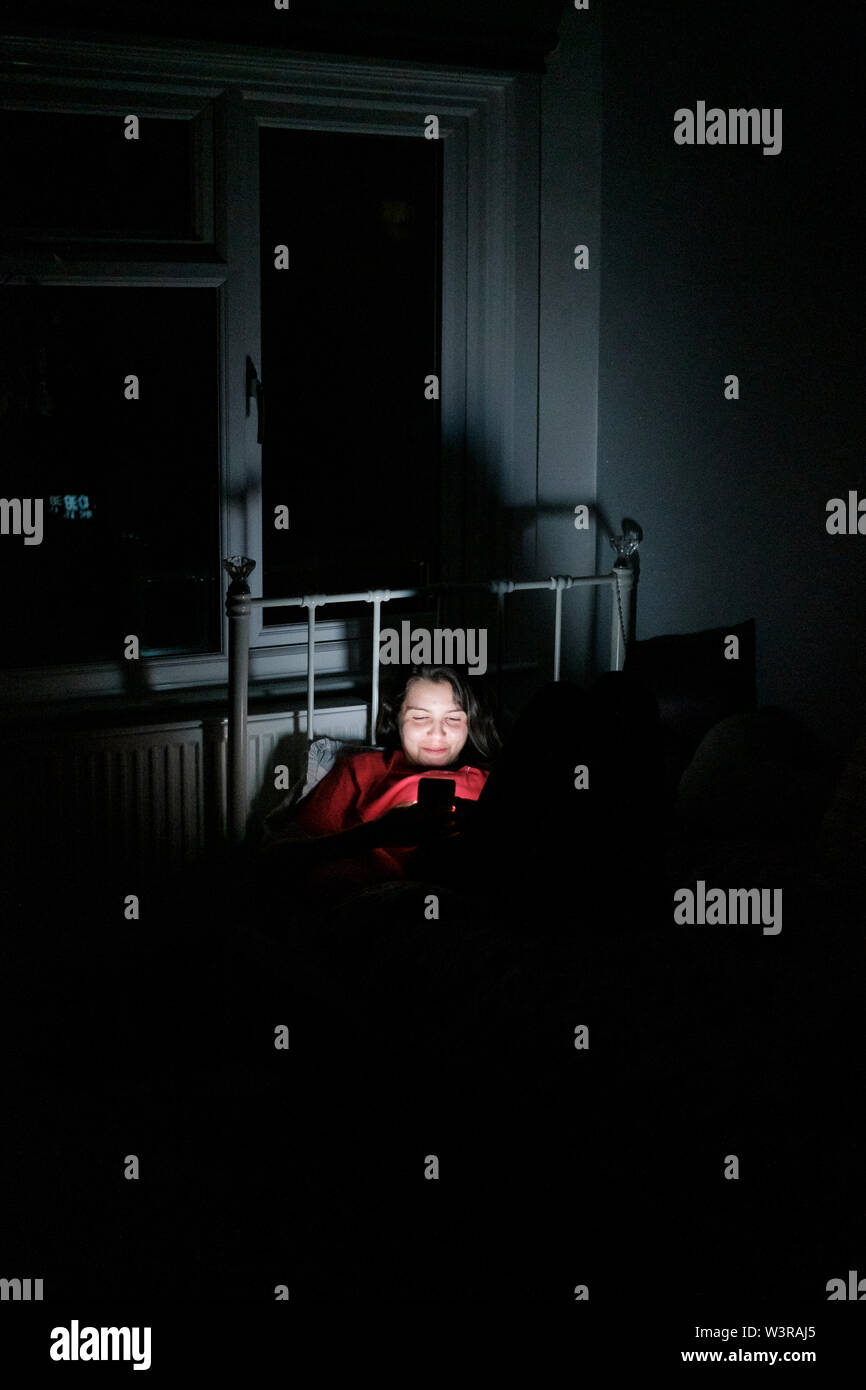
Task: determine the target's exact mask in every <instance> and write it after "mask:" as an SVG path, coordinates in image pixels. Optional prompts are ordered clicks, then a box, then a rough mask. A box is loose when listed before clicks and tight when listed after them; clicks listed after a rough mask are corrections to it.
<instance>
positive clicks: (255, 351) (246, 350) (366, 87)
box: [0, 34, 541, 703]
mask: <svg viewBox="0 0 866 1390" xmlns="http://www.w3.org/2000/svg"><path fill="white" fill-rule="evenodd" d="M6 49H7V53H9V52H10V50H11V60H10V59H8V58H7V60H6V63H5V64H4V67H5V74H4V75H5V78H6V82H7V86H6V90H5V93H4V98H3V105H4V106H13V107H15V108H16V109H21V108H33V109H57V108H56V107H55V106H54V105H52V106H50V107H46V105H45V103H46V102H51V103H55V102H57V101H61V102H62V103H63V109H70V110H71V109H79V110H87V111H89V112H91V113H105V112H106V110H108V111H109V112H117V111H118V109H119V105H123V104H124V103H123V101H122V98H123V97H124V96H127V95H128V96H129V100H130V103H131V102H132V99H133V97H134V99H135V100H134V105H130V104H127V105H126V111H127V112H128V111H129V110H130V109H134V110H135V112H136V114H139V113H140V114H145V115H146V114H153V115H159V116H161V117H164V116H171V117H172V118H174V119H191V120H194V121H196V122H198V131H199V135H198V138H197V142H196V151H197V158H195V159H194V161H193V164H194V168H193V178H194V190H195V206H196V208H197V209H198V213H197V215H198V217H199V219H200V222H199V226H200V228H201V229H202V230H203V232H204V233H207V234H212V235H211V236H210V240H209V241H207V240H202V241H200V242H198V241H196V242H188V241H187V242H180V241H176V242H165V241H159V242H156V241H154V240H152V239H148V240H147V241H143V240H142V241H137V242H135V243H128V242H123V243H121V242H115V241H114V239H111V240H105V241H103V242H102V243H101V244H100V246H99V247H96V246H95V245H94V239H93V238H92V237H88V238H82V242H84V241H85V240H86V242H87V245H86V246H83V248H82V249H83V250H84V251H85V252H86V254H82V255H80V256H78V255H77V256H76V259H75V262H74V264H73V265H69V266H66V267H63V268H62V269H60V270H58V268H57V265H56V263H55V262H54V261H53V260H52V259H51V257H50V255H49V253H48V251H47V250H46V249H45V248H43V247H42V246H40V244H39V242H38V241H33V242H32V243H31V244H30V246H29V247H28V248H27V249H26V251H24V252H22V253H20V254H19V253H16V252H14V251H6V250H0V275H2V276H9V277H12V278H11V280H10V283H15V282H18V281H19V278H20V279H22V280H23V279H24V278H27V277H30V278H36V279H39V280H41V281H42V282H43V283H45V284H64V285H152V286H175V287H182V286H195V285H199V286H209V287H213V288H216V289H217V290H218V292H219V314H220V328H221V341H220V351H219V362H220V381H219V390H218V398H219V412H220V422H219V423H220V428H219V441H220V442H219V485H220V526H219V537H218V538H217V537H214V544H215V545H216V544H217V543H218V545H219V555H218V557H217V559H218V561H219V562H220V570H222V565H221V561H222V559H223V557H225V556H227V555H238V554H242V555H248V556H250V557H251V558H253V559H255V560H256V562H257V565H256V569H255V570H254V571H253V573H252V576H251V581H250V583H251V588H252V591H253V595H254V596H260V595H261V563H262V516H261V476H262V474H261V465H262V449H261V446H260V445H259V444H257V442H256V419H255V410H254V409H252V410H251V411H250V412H249V414H248V413H247V402H246V390H245V385H246V359H247V357H248V356H249V357H250V358H251V359H252V361H253V362H254V363H255V364H256V367H257V369H259V370H260V373H261V375H262V380H263V382H264V384H265V387H267V380H266V376H265V372H263V371H261V334H260V321H259V297H260V274H259V272H260V265H259V201H258V131H259V127H260V125H278V126H281V127H288V128H294V129H307V130H323V131H324V130H326V131H343V132H356V133H359V134H391V135H393V134H400V135H403V136H405V137H406V138H419V139H420V138H424V134H423V131H424V119H425V117H426V116H427V115H428V114H435V115H436V116H437V117H438V119H439V123H440V139H442V140H443V142H444V144H443V152H442V153H443V200H442V235H443V246H442V303H441V314H442V363H441V378H442V379H441V383H440V388H441V421H442V494H441V501H440V505H441V511H442V515H441V535H442V555H441V560H442V569H443V573H444V574H447V575H448V577H449V579H453V580H460V579H473V578H479V577H486V576H481V575H479V574H478V570H477V568H476V565H477V563H478V560H477V556H478V537H479V535H480V534H482V535H483V533H484V523H485V507H486V497H487V495H488V486H489V485H490V484H492V482H493V480H494V479H495V477H496V475H497V473H500V474H503V475H504V476H505V477H508V478H512V477H513V476H514V475H515V472H516V470H517V469H518V467H519V468H521V469H522V470H524V471H526V472H527V475H528V476H532V477H534V473H535V462H534V457H535V454H534V451H535V450H536V449H537V412H538V377H537V343H538V241H537V231H538V227H537V220H538V184H537V174H538V123H539V104H540V81H541V79H540V76H539V75H538V74H534V73H523V72H521V73H514V72H495V71H493V72H491V71H487V70H479V69H473V70H458V69H452V68H444V67H433V66H428V65H425V64H422V63H414V62H413V63H403V62H396V61H391V60H385V59H382V60H378V59H357V60H356V59H347V58H339V57H331V56H325V55H307V54H303V55H301V54H298V53H277V52H275V51H270V50H261V49H257V50H249V49H236V48H227V47H217V46H213V45H204V44H183V45H181V44H178V43H175V42H165V43H162V44H155V43H144V42H135V41H132V42H127V43H122V44H117V45H116V44H111V43H107V42H104V41H96V40H78V39H76V40H70V39H69V38H64V39H63V40H62V41H60V40H57V39H52V38H46V37H43V36H36V35H20V34H16V35H14V36H11V37H10V36H7V37H6ZM112 244H113V245H114V247H115V255H114V256H112V255H111V248H112ZM518 245H519V246H520V255H517V247H518ZM172 247H175V248H176V254H175V255H172ZM97 251H98V253H99V254H98V255H97V254H94V252H97ZM265 371H266V365H265ZM470 456H471V458H472V463H473V470H472V475H471V478H470V475H469V474H468V472H467V469H466V467H465V463H466V460H467V458H469V457H470ZM488 529H489V528H488ZM105 579H106V583H107V584H108V583H110V582H111V576H110V575H106V577H105ZM387 580H388V576H387V575H383V576H382V582H383V584H385V583H387ZM285 597H291V595H285ZM326 614H327V609H326V608H325V609H320V610H319V611H318V613H317V639H318V640H317V667H318V669H319V670H321V671H322V672H323V674H324V672H325V671H326V670H329V669H330V670H333V672H334V673H338V672H339V673H341V674H343V673H346V672H347V670H348V669H349V655H350V648H351V646H352V644H353V641H354V640H355V634H356V631H357V623H354V622H343V621H329V620H328V618H327V616H326ZM306 638H307V625H306V621H297V622H293V623H290V624H287V625H284V626H280V627H268V628H267V629H265V628H264V627H263V626H262V624H261V621H260V619H259V618H256V619H254V622H253V628H252V631H251V652H250V678H251V681H252V682H264V681H268V680H270V681H274V680H275V679H281V678H291V677H297V676H298V675H302V674H303V673H304V671H305V669H306V655H305V648H306ZM319 640H320V641H321V642H322V645H323V650H322V652H321V654H320V653H319V652H318V641H319ZM227 653H228V625H227V619H226V617H225V614H224V613H223V615H222V644H221V649H220V651H215V652H211V653H204V654H198V655H183V656H166V657H156V658H149V659H148V660H147V670H148V683H149V686H150V688H151V690H153V691H154V692H172V691H175V692H176V691H178V690H181V689H183V690H188V689H190V688H194V687H208V686H214V685H224V684H225V683H226V681H227V670H228V656H227ZM0 687H2V689H3V693H4V696H5V698H6V699H7V700H8V701H10V702H12V703H15V702H28V701H31V700H39V699H40V698H50V699H57V698H58V696H57V692H58V687H62V689H63V692H64V695H65V696H68V697H72V696H99V695H106V696H108V695H118V694H121V693H122V691H123V680H122V673H121V672H120V671H119V669H118V664H117V663H116V662H93V663H82V664H80V665H64V666H52V667H40V668H12V669H7V670H5V671H3V672H2V673H0Z"/></svg>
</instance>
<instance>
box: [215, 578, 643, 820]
mask: <svg viewBox="0 0 866 1390" xmlns="http://www.w3.org/2000/svg"><path fill="white" fill-rule="evenodd" d="M255 564H256V562H255V560H251V559H249V558H248V557H247V556H243V555H233V556H231V557H230V558H229V559H226V560H224V561H223V565H224V567H225V569H226V571H227V572H228V574H229V577H230V583H229V586H228V591H227V593H226V614H227V616H228V627H229V670H228V677H229V715H228V750H227V752H228V763H227V802H228V805H227V816H226V827H227V833H228V837H229V840H230V841H231V842H232V843H233V844H240V843H242V842H243V839H244V836H245V834H246V822H247V758H248V747H247V710H248V699H249V654H250V617H251V614H252V612H253V610H256V612H257V613H262V612H264V611H265V610H266V609H268V608H290V607H297V608H305V609H306V610H307V741H308V743H312V741H313V739H314V738H315V736H316V735H315V729H314V722H315V714H316V609H317V608H322V607H324V606H325V604H328V603H332V604H333V603H341V604H347V603H369V604H371V605H372V609H373V627H372V636H373V645H372V670H371V677H372V686H371V689H372V693H371V698H370V716H369V741H370V742H371V743H372V742H373V740H374V737H375V730H376V720H377V717H378V713H379V675H380V664H381V663H380V661H379V646H380V643H379V637H380V633H381V626H382V624H381V618H382V604H383V603H389V602H390V601H391V600H392V599H401V598H415V597H420V596H435V598H436V604H437V626H439V619H440V617H441V605H442V599H443V596H444V595H445V594H446V593H447V592H449V591H451V592H453V591H456V590H461V589H463V590H475V591H486V592H488V593H493V594H495V595H496V598H497V619H496V634H497V640H496V648H497V661H496V668H497V671H498V673H499V675H500V677H501V673H502V665H503V663H502V657H503V653H504V649H505V596H506V595H507V594H513V593H521V592H526V591H528V590H538V589H547V590H551V591H552V592H553V596H554V620H553V621H554V632H553V679H554V680H555V681H558V680H559V678H560V667H561V657H562V595H563V593H564V592H565V590H566V589H576V588H586V587H593V586H594V587H597V588H607V587H609V588H610V589H611V590H612V600H613V601H612V604H611V630H610V667H609V669H610V670H612V671H619V670H622V666H623V663H624V661H625V652H626V645H627V642H628V640H629V638H630V637H631V635H632V632H633V626H634V599H635V588H636V575H635V571H634V570H633V569H632V567H631V565H630V563H629V561H628V560H627V559H626V558H624V556H623V554H622V553H621V554H620V558H619V559H618V560H617V562H616V564H615V565H614V567H613V569H612V570H611V571H610V573H608V574H593V575H581V576H574V575H569V574H565V575H563V574H559V575H551V576H550V577H549V578H547V579H533V580H511V579H494V580H488V581H485V582H476V583H461V584H447V583H446V584H430V585H425V586H423V587H419V588H413V589H365V590H361V591H359V592H357V593H350V594H304V595H302V596H300V597H298V596H294V597H292V598H267V599H266V598H253V596H252V594H251V592H250V587H249V584H248V583H247V578H248V576H249V575H250V574H251V573H252V571H253V570H254V569H255Z"/></svg>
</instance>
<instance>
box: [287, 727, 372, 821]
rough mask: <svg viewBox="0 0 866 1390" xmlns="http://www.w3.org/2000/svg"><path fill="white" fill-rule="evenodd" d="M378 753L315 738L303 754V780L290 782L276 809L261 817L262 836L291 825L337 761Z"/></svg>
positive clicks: (357, 745) (364, 746)
mask: <svg viewBox="0 0 866 1390" xmlns="http://www.w3.org/2000/svg"><path fill="white" fill-rule="evenodd" d="M377 751H381V750H378V749H376V748H375V747H372V746H371V745H370V744H367V743H344V742H343V741H342V740H341V739H338V738H327V737H322V738H317V739H315V740H314V741H313V742H312V743H311V744H310V747H309V749H308V751H307V770H306V773H305V775H304V776H303V777H299V778H298V779H297V781H296V782H293V783H292V785H291V787H289V790H288V791H287V792H286V794H285V796H284V797H283V799H282V801H281V802H280V804H279V805H278V806H275V807H274V809H273V810H272V811H271V812H269V814H268V815H267V816H265V822H264V824H265V831H266V833H271V834H272V833H275V832H277V831H282V830H283V829H284V828H285V826H286V825H287V824H288V823H289V822H291V819H292V816H293V815H294V811H295V807H296V806H297V805H298V803H299V802H301V801H303V799H304V797H305V796H307V795H308V793H309V792H311V791H312V790H313V787H315V786H316V785H317V784H318V783H319V782H321V780H322V778H323V777H327V775H328V773H329V772H330V771H331V768H332V767H333V766H334V764H335V763H336V761H337V758H338V757H340V756H342V755H345V756H348V755H349V754H350V753H371V752H377Z"/></svg>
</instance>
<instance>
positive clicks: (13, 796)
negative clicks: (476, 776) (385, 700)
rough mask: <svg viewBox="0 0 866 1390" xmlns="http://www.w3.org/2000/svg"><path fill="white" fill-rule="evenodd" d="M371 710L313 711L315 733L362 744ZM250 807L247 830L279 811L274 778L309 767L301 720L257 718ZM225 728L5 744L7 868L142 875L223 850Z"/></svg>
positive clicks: (127, 731)
mask: <svg viewBox="0 0 866 1390" xmlns="http://www.w3.org/2000/svg"><path fill="white" fill-rule="evenodd" d="M367 713H368V711H367V707H366V706H364V705H355V706H350V707H344V708H341V709H333V710H321V711H317V712H316V733H317V734H330V735H331V736H332V737H334V738H345V739H351V740H359V741H361V740H363V738H364V736H365V728H366V720H367ZM248 751H249V757H248V769H249V774H248V781H247V806H248V814H249V821H250V826H251V830H253V831H254V830H255V828H256V827H257V826H258V825H259V824H260V823H261V820H262V819H263V817H264V816H265V815H266V814H267V812H268V811H269V810H271V809H272V807H273V806H275V805H276V804H277V803H278V802H279V801H280V799H281V798H282V796H283V795H284V794H285V793H284V792H283V791H280V790H277V789H276V788H275V785H274V782H275V776H274V769H275V767H276V766H277V765H280V764H282V765H285V766H286V767H287V769H288V773H289V777H290V779H291V780H292V781H294V780H295V779H296V778H297V777H299V776H302V775H303V773H304V769H305V764H306V752H307V740H306V711H305V710H300V711H287V712H284V713H280V714H269V715H252V716H251V717H250V721H249V744H248ZM225 754H226V720H225V719H224V718H220V717H216V718H212V719H209V718H205V719H193V720H185V721H182V722H173V723H170V724H168V723H167V724H159V725H153V724H150V725H141V726H139V727H136V728H123V729H110V728H102V729H98V730H89V731H87V732H86V733H82V732H80V731H79V732H75V733H70V732H66V733H63V732H61V731H59V730H57V729H56V728H55V729H51V730H44V731H40V732H39V734H38V736H37V734H36V733H31V734H27V735H23V736H21V737H19V738H18V739H16V740H15V741H14V742H12V741H7V742H5V744H4V747H3V748H2V751H0V756H2V759H3V763H4V782H5V785H6V787H7V789H8V790H7V795H6V804H5V807H4V811H5V815H4V820H5V830H4V841H5V846H6V849H7V851H9V852H10V854H11V861H10V862H11V863H12V864H13V865H16V864H17V865H18V867H19V868H26V871H27V872H29V873H31V874H33V873H36V872H38V873H40V874H42V875H44V874H45V873H46V872H47V873H50V865H51V860H52V858H53V857H61V858H62V859H63V860H64V862H69V863H71V864H72V865H74V866H75V868H76V869H78V870H80V871H81V872H82V873H84V874H86V873H88V872H90V871H92V872H97V873H98V872H99V869H100V866H101V865H104V864H111V865H112V866H128V867H130V868H132V869H135V870H138V871H141V872H142V873H153V872H155V871H160V870H164V869H177V868H181V867H182V866H184V865H185V864H189V863H192V862H194V861H195V860H196V859H197V858H199V857H200V856H201V855H202V854H203V853H204V852H205V851H206V850H208V849H211V848H215V847H217V846H218V845H219V844H220V842H221V841H222V839H223V837H224V834H225V823H226V810H225V789H226V759H225ZM46 861H47V862H46Z"/></svg>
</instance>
